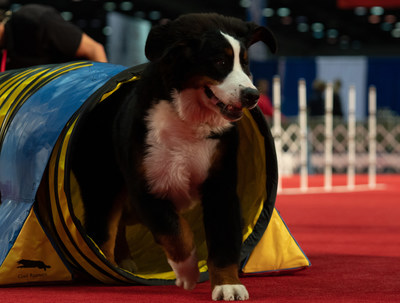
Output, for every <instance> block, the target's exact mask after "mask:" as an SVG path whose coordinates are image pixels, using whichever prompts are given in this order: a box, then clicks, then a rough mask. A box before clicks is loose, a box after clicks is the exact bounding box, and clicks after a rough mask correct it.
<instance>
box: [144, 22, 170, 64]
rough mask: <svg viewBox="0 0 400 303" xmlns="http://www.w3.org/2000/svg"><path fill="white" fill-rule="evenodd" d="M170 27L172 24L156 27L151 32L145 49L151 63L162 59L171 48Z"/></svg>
mask: <svg viewBox="0 0 400 303" xmlns="http://www.w3.org/2000/svg"><path fill="white" fill-rule="evenodd" d="M169 27H170V23H167V24H164V25H158V26H155V27H153V28H152V29H151V30H150V33H149V35H148V36H147V40H146V46H145V49H144V52H145V55H146V57H147V59H149V60H150V61H154V60H156V59H158V58H160V57H162V55H163V54H164V52H165V50H166V49H167V48H169V47H170V45H169V44H170V42H169V40H170V38H169V33H168V31H169V30H168V29H169Z"/></svg>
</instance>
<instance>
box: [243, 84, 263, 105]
mask: <svg viewBox="0 0 400 303" xmlns="http://www.w3.org/2000/svg"><path fill="white" fill-rule="evenodd" d="M258 98H260V93H259V92H258V90H257V89H254V88H251V87H246V88H244V89H243V90H242V91H241V101H242V105H243V107H248V108H252V107H254V106H255V105H256V104H257V101H258Z"/></svg>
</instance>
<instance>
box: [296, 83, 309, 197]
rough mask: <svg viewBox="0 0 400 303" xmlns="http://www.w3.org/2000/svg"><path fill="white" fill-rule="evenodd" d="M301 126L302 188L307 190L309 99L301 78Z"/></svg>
mask: <svg viewBox="0 0 400 303" xmlns="http://www.w3.org/2000/svg"><path fill="white" fill-rule="evenodd" d="M298 89H299V126H300V190H301V191H303V192H305V191H307V188H308V171H307V153H308V151H307V101H306V98H307V97H306V81H305V80H304V79H300V80H299V88H298Z"/></svg>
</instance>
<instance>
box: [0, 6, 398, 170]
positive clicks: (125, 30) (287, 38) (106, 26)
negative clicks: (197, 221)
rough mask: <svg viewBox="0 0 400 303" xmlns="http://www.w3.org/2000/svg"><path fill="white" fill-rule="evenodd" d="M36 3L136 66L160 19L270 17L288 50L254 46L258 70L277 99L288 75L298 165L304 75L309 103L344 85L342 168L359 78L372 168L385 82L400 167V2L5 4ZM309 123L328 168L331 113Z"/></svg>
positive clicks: (362, 165)
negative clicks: (276, 86)
mask: <svg viewBox="0 0 400 303" xmlns="http://www.w3.org/2000/svg"><path fill="white" fill-rule="evenodd" d="M28 3H40V4H47V5H51V6H53V7H55V8H56V9H57V10H58V11H60V12H61V14H62V16H63V18H64V19H65V20H67V21H70V22H72V23H73V24H75V25H77V26H78V27H79V28H81V29H82V30H83V31H84V32H85V33H87V34H88V35H89V36H91V37H92V38H93V39H95V40H97V41H98V42H100V43H101V44H103V45H104V47H105V49H106V53H107V57H108V59H109V62H111V63H115V64H122V65H126V66H133V65H137V64H140V63H143V62H146V58H145V56H144V51H143V50H144V43H145V41H146V37H147V34H148V32H149V30H150V28H151V27H152V26H153V25H155V24H163V23H165V22H167V21H168V20H170V19H174V18H176V17H178V16H179V15H181V14H184V13H191V12H217V13H221V14H225V15H231V16H235V17H238V18H241V19H244V20H248V21H254V22H256V23H258V24H261V25H266V26H268V27H269V28H270V29H271V30H272V31H273V32H274V33H275V35H276V38H277V40H278V45H279V50H278V53H277V54H270V53H268V51H267V50H266V49H265V47H264V46H263V45H262V44H256V45H254V46H252V48H251V71H252V74H253V77H254V81H255V83H260V81H263V83H264V84H265V85H263V92H264V94H265V95H266V96H267V97H269V99H271V95H272V87H271V85H270V84H271V83H272V79H273V77H274V76H275V75H279V76H280V79H281V87H282V114H283V116H282V117H283V127H284V134H283V136H282V139H283V148H284V151H285V152H286V153H287V154H288V155H290V158H289V159H290V165H289V167H288V169H287V171H288V173H291V172H293V173H294V172H296V171H297V169H298V166H299V163H298V157H297V154H298V149H299V143H298V137H299V135H298V132H299V130H298V127H297V125H298V118H297V116H298V89H297V87H298V81H299V79H301V78H302V79H305V81H306V87H307V98H308V100H309V105H310V102H311V100H312V99H313V98H315V96H316V95H318V93H320V92H321V91H323V90H324V87H325V84H326V83H327V82H332V83H333V82H334V83H336V84H337V85H336V86H335V94H336V97H337V99H338V100H339V101H338V102H339V103H338V104H339V106H340V110H341V113H338V114H337V115H336V116H335V123H334V136H335V139H334V152H335V157H336V158H334V169H335V170H336V171H337V172H341V171H344V170H345V169H346V166H347V164H346V159H345V158H343V157H341V154H342V153H345V152H346V149H347V141H346V140H347V137H346V136H347V129H346V121H347V113H348V89H349V87H350V86H351V85H353V86H355V88H356V118H357V152H358V158H357V163H358V164H357V170H358V171H359V172H365V171H366V169H367V166H368V165H367V164H368V159H367V149H368V144H367V143H366V142H365V141H366V140H365V138H366V137H368V128H367V120H366V119H367V114H368V100H367V97H368V96H367V95H368V93H367V92H368V87H370V86H371V85H373V86H375V87H376V90H377V110H378V111H377V118H378V129H377V141H378V147H377V150H378V158H377V169H378V172H396V173H399V172H400V161H399V159H400V158H399V157H400V123H399V122H400V119H399V114H400V0H323V1H321V0H303V1H299V0H218V1H215V0H191V1H185V0H168V1H165V0H131V1H101V0H73V1H66V0H57V1H54V0H47V1H23V0H21V1H8V0H0V8H3V9H11V10H17V9H18V7H20V5H24V4H28ZM320 95H321V94H320ZM320 97H321V96H320ZM321 98H322V99H323V95H322V97H321ZM266 115H267V116H268V115H269V114H266ZM267 118H268V119H271V117H267ZM308 123H309V134H308V135H309V139H310V142H311V143H310V150H311V154H310V160H311V164H312V169H311V170H310V171H311V172H319V171H321V170H322V168H323V156H322V153H323V138H322V137H323V117H322V114H321V113H316V114H314V115H312V116H310V117H309V120H308ZM321 125H322V126H321Z"/></svg>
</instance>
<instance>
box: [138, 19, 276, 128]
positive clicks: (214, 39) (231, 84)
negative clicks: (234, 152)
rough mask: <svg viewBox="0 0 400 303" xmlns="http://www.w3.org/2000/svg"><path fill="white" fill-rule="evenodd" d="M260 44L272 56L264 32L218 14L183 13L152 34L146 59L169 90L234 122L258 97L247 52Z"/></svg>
mask: <svg viewBox="0 0 400 303" xmlns="http://www.w3.org/2000/svg"><path fill="white" fill-rule="evenodd" d="M258 41H263V42H264V43H265V44H266V45H267V46H268V47H269V48H270V50H271V51H272V52H275V51H276V41H275V38H274V36H273V35H272V33H271V32H270V31H269V30H268V29H267V28H265V27H262V26H258V25H256V24H254V23H250V22H244V21H242V20H240V19H237V18H232V17H225V16H221V15H218V14H188V15H183V16H181V17H180V18H178V19H176V20H175V21H172V22H170V23H168V24H166V25H163V26H158V27H155V28H153V29H152V30H151V32H150V34H149V36H148V39H147V42H146V48H145V52H146V56H147V58H148V59H149V60H150V61H153V62H159V63H161V65H162V66H163V69H162V73H163V74H169V76H168V81H169V86H170V87H171V88H173V89H175V90H176V91H177V92H178V93H181V92H185V91H190V92H191V93H192V97H191V99H193V94H196V98H195V99H196V101H197V102H198V103H199V104H200V105H201V106H203V107H205V108H207V109H208V110H212V111H213V112H216V113H218V114H219V115H222V117H223V118H224V119H225V120H228V121H236V120H239V119H240V118H241V117H242V115H243V112H242V109H243V108H249V109H251V108H254V107H255V106H256V105H257V102H258V98H259V92H258V91H257V89H256V88H255V86H254V85H253V83H252V81H251V79H250V70H249V66H248V64H249V62H248V60H249V59H248V48H249V47H250V46H251V45H252V44H254V43H256V42H258Z"/></svg>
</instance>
